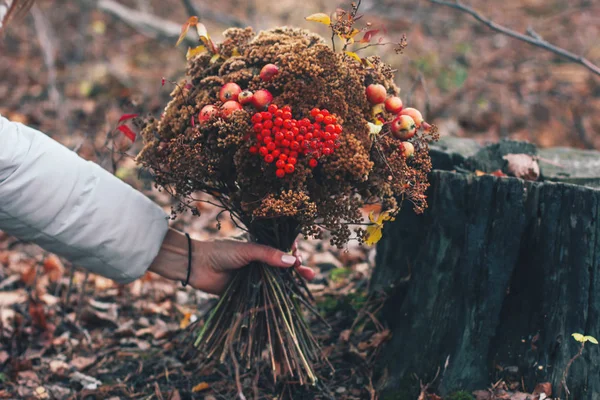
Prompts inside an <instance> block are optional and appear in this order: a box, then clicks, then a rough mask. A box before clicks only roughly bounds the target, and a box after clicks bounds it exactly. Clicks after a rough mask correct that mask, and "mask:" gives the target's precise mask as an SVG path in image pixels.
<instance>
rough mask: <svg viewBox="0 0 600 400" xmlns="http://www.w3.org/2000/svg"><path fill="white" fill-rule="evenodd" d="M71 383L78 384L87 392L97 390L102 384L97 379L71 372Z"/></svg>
mask: <svg viewBox="0 0 600 400" xmlns="http://www.w3.org/2000/svg"><path fill="white" fill-rule="evenodd" d="M71 381H73V382H79V383H80V384H81V386H83V388H84V389H87V390H96V389H98V386H100V385H102V382H100V381H99V380H98V379H96V378H94V377H91V376H88V375H84V374H82V373H81V372H79V371H76V372H73V374H71Z"/></svg>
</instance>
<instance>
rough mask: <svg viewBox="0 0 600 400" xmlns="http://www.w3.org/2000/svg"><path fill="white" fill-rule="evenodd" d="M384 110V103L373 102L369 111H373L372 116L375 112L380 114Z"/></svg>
mask: <svg viewBox="0 0 600 400" xmlns="http://www.w3.org/2000/svg"><path fill="white" fill-rule="evenodd" d="M384 111H385V103H380V104H375V105H374V106H373V108H372V109H371V112H372V113H373V116H375V115H377V114H381V113H383V112H384Z"/></svg>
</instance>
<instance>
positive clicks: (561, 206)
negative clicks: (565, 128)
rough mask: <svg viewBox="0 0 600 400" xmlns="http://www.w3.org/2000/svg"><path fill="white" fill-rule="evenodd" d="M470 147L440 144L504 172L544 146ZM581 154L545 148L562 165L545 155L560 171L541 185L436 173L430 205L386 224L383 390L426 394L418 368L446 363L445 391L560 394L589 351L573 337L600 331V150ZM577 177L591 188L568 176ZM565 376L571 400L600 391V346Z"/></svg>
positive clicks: (455, 161) (378, 283)
mask: <svg viewBox="0 0 600 400" xmlns="http://www.w3.org/2000/svg"><path fill="white" fill-rule="evenodd" d="M464 144H465V143H464V142H463V143H460V144H459V145H458V146H459V147H460V148H461V149H462V150H464V149H465V148H467V149H468V153H467V155H470V156H471V157H467V158H465V156H464V153H465V152H467V151H463V153H462V154H461V153H460V152H458V153H457V152H455V151H452V149H448V147H446V148H440V147H438V149H436V150H434V161H435V163H436V165H437V166H441V167H442V168H446V169H451V168H455V167H458V170H462V169H461V167H465V168H469V167H472V166H473V165H476V166H477V167H478V168H477V169H484V170H485V168H486V167H487V168H488V169H490V170H495V169H496V167H497V166H498V163H500V165H501V164H502V161H499V160H501V157H500V158H498V156H499V155H500V156H501V155H502V154H506V153H515V152H522V153H527V154H536V152H537V150H536V149H535V148H533V147H532V146H530V145H524V144H519V143H515V142H504V143H501V144H500V145H496V146H495V147H493V148H491V150H492V151H491V152H490V148H487V149H482V150H479V151H478V152H477V149H476V146H475V147H473V146H474V145H473V143H468V146H467V147H464ZM452 145H456V143H454V144H452V143H451V144H450V146H452ZM520 146H522V147H520ZM519 148H521V149H524V150H523V151H519ZM573 153H575V154H576V156H577V154H578V153H581V152H578V151H577V150H573V151H572V152H569V151H566V150H564V149H561V150H559V151H556V150H547V151H545V153H543V154H542V152H540V154H539V155H540V156H541V157H542V158H543V159H545V160H546V161H549V162H552V163H554V164H555V165H554V166H553V167H552V168H553V169H545V168H544V166H545V164H544V162H543V161H540V166H541V169H542V175H544V173H545V171H548V170H550V171H554V172H553V173H554V176H550V174H547V175H546V176H542V179H544V180H543V181H541V182H528V181H523V180H521V179H517V178H498V177H494V176H490V175H484V176H479V177H477V176H475V175H474V174H468V173H457V172H452V171H443V170H434V172H432V173H431V176H430V179H431V188H430V190H429V194H428V197H429V204H430V207H429V209H428V210H427V211H426V212H425V213H424V214H423V215H415V214H414V213H413V211H412V210H411V209H410V207H408V204H407V205H406V206H407V207H405V208H404V209H403V211H402V212H401V215H400V216H399V218H397V219H396V221H395V222H393V223H389V224H387V225H386V226H385V229H384V236H383V239H382V240H381V242H380V243H379V246H378V249H377V260H376V264H377V266H376V269H375V273H374V277H373V284H372V288H373V290H381V289H384V290H386V291H388V292H389V294H390V297H389V298H388V300H387V303H386V307H385V309H384V318H385V321H386V322H387V323H388V325H389V326H390V328H391V329H392V332H393V338H392V340H391V341H390V342H389V343H388V344H387V349H385V350H384V352H383V354H384V356H383V357H382V359H381V362H380V366H381V367H382V368H381V371H382V373H383V374H385V375H384V376H386V378H385V379H384V381H386V382H387V383H386V390H385V391H384V393H385V392H388V393H392V392H395V391H398V390H400V391H401V392H402V391H403V392H408V393H410V392H411V391H413V390H415V391H416V392H417V393H418V383H417V382H416V381H415V379H414V378H412V376H413V374H416V375H417V376H418V377H419V378H420V379H421V380H422V381H423V382H427V381H428V380H429V379H431V378H432V377H433V376H434V375H435V373H436V370H437V369H438V367H439V368H441V369H442V370H444V364H445V363H446V361H447V360H448V367H447V369H446V370H445V371H444V372H443V374H441V376H442V379H441V380H438V381H437V385H438V387H437V388H438V391H439V392H440V393H441V394H448V393H451V392H453V391H456V390H461V389H465V390H475V389H485V388H487V387H489V386H490V385H491V384H492V383H493V382H495V381H497V380H498V379H506V378H508V379H512V380H515V381H519V382H522V383H524V384H525V388H524V389H525V390H528V391H532V390H533V388H534V386H535V384H536V383H538V382H545V381H549V382H551V383H552V385H553V388H554V394H556V393H557V392H558V390H559V387H560V386H561V385H560V382H561V379H562V374H563V371H564V369H565V366H566V364H567V363H568V361H569V359H570V358H571V357H572V356H573V355H575V354H576V353H577V351H578V349H579V343H578V342H576V341H575V340H574V339H573V338H572V337H571V334H572V333H575V332H580V333H584V334H587V335H592V336H596V337H598V336H600V221H599V217H600V190H599V189H597V188H595V187H594V186H596V185H598V186H600V179H599V178H600V168H598V169H597V170H594V169H593V168H592V169H589V170H587V171H586V172H583V168H584V167H589V163H594V162H598V163H600V153H595V152H585V153H586V154H584V155H583V156H582V155H581V154H579V157H575V158H576V160H573V159H572V158H573V157H572V156H573ZM544 154H545V155H544ZM557 154H558V155H557ZM586 157H587V161H586V162H583V161H581V160H582V159H586ZM488 158H489V160H486V159H488ZM577 160H579V161H577ZM487 161H489V162H490V163H491V164H489V165H487V166H486V165H485V164H486V163H487ZM584 161H585V160H584ZM575 164H578V167H581V168H575V167H573V165H575ZM579 164H585V165H579ZM436 165H434V167H436ZM556 165H559V166H560V168H559V171H558V172H556V169H557V167H556ZM501 166H502V165H501ZM463 171H464V170H463ZM550 179H552V180H553V181H550ZM574 179H575V180H576V181H577V179H579V182H581V183H583V184H582V185H574V184H570V183H564V182H560V180H567V181H569V182H573V180H574ZM584 185H586V186H584ZM407 277H410V279H408V278H407ZM384 371H385V372H384ZM567 383H568V387H569V389H570V391H571V397H570V398H572V399H600V352H599V348H598V346H594V345H592V344H589V345H586V348H585V351H584V355H583V357H581V358H580V359H578V360H576V361H575V362H574V364H573V365H572V367H571V369H570V372H569V377H568V379H567ZM434 387H435V385H434ZM521 390H523V388H521ZM562 393H563V395H562V396H561V398H565V396H564V390H563V391H562ZM412 394H414V393H412ZM412 394H410V395H412ZM413 398H416V397H413Z"/></svg>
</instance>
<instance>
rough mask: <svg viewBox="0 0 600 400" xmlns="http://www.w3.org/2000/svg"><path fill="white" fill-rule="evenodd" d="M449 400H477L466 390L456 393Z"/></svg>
mask: <svg viewBox="0 0 600 400" xmlns="http://www.w3.org/2000/svg"><path fill="white" fill-rule="evenodd" d="M446 399H447V400H475V398H474V397H473V396H472V395H471V393H469V392H466V391H464V390H460V391H458V392H454V393H452V394H451V395H449V396H448V397H446Z"/></svg>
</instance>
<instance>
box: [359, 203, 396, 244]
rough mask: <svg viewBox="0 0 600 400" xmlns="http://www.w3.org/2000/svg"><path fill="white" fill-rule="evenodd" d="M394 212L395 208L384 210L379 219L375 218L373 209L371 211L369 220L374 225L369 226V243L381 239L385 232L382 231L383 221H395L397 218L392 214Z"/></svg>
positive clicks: (367, 239)
mask: <svg viewBox="0 0 600 400" xmlns="http://www.w3.org/2000/svg"><path fill="white" fill-rule="evenodd" d="M392 212H393V210H390V211H384V212H382V213H380V214H379V216H378V217H377V219H375V217H374V214H373V211H371V212H370V213H369V221H371V223H372V224H373V225H370V226H368V227H367V236H366V238H365V243H366V244H367V245H369V246H371V245H373V244H375V243H377V242H379V240H380V239H381V237H382V236H383V232H382V229H383V223H384V222H385V221H394V220H395V218H394V217H392V215H391V213H392Z"/></svg>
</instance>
